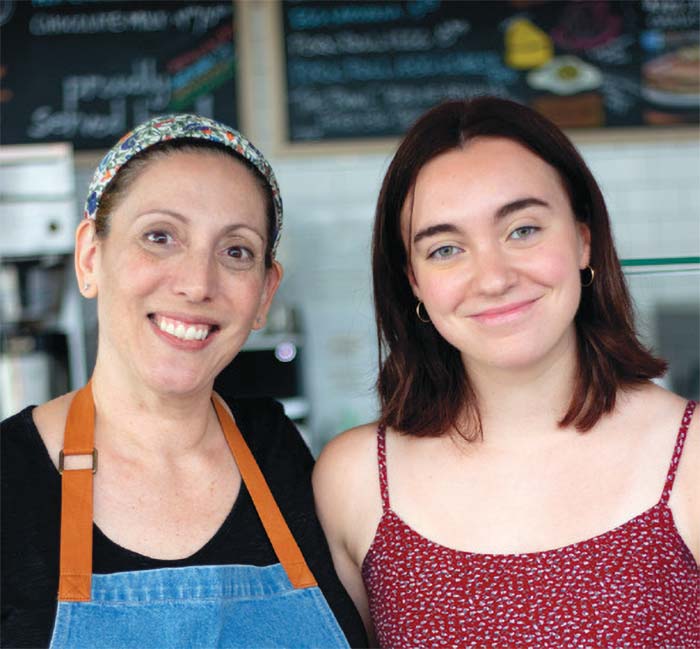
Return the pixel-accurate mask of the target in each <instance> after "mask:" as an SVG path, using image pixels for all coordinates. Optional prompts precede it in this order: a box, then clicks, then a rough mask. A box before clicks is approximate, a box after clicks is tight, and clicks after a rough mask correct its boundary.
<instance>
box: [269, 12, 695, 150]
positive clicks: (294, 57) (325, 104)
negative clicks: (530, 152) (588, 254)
mask: <svg viewBox="0 0 700 649" xmlns="http://www.w3.org/2000/svg"><path fill="white" fill-rule="evenodd" d="M281 11H282V25H283V40H284V51H285V72H286V82H287V100H286V112H287V114H286V121H287V137H288V140H289V141H290V142H306V141H316V140H344V139H354V138H367V137H370V138H371V137H381V136H396V135H400V134H401V133H403V132H405V130H406V129H407V127H408V126H409V125H410V124H411V123H412V122H413V121H414V120H415V119H416V117H417V116H418V115H420V114H421V113H422V112H424V111H425V110H426V109H427V108H429V107H431V106H433V105H435V104H437V103H438V102H440V101H442V100H444V99H447V98H463V97H471V96H475V95H483V94H490V95H496V96H501V97H508V98H511V99H514V100H516V101H519V102H521V103H524V104H528V105H530V106H532V107H534V108H536V109H537V110H539V111H540V112H542V113H544V114H545V115H547V116H549V117H550V118H551V119H553V120H554V121H555V122H557V123H558V124H559V125H561V126H562V127H564V128H600V127H628V126H644V125H661V124H697V123H698V122H699V121H700V120H699V114H700V110H699V109H700V62H699V52H700V47H699V33H700V32H699V28H700V1H699V0H641V1H636V0H622V1H619V2H617V1H613V0H610V1H608V0H585V1H583V2H582V1H580V0H572V1H564V0H551V1H548V0H510V1H499V0H492V1H485V2H474V1H468V2H459V1H455V0H449V1H442V2H441V1H440V0H414V1H410V2H397V1H388V2H363V1H361V0H357V1H348V2H332V1H327V0H324V1H315V0H284V1H283V2H282V10H281Z"/></svg>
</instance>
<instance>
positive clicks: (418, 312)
mask: <svg viewBox="0 0 700 649" xmlns="http://www.w3.org/2000/svg"><path fill="white" fill-rule="evenodd" d="M421 307H423V311H425V305H424V304H423V303H422V302H421V301H420V300H418V304H416V315H417V316H418V319H419V320H420V321H421V322H424V323H428V322H430V318H429V317H428V312H427V311H425V318H424V317H423V316H422V315H421V313H420V308H421Z"/></svg>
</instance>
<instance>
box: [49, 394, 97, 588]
mask: <svg viewBox="0 0 700 649" xmlns="http://www.w3.org/2000/svg"><path fill="white" fill-rule="evenodd" d="M94 439H95V405H94V403H93V400H92V388H91V387H90V383H89V382H88V384H87V385H86V386H85V387H84V388H82V389H80V390H79V391H78V393H77V394H76V395H75V397H73V401H72V403H71V405H70V410H69V411H68V418H67V419H66V429H65V433H64V437H63V450H62V451H61V454H60V456H59V463H58V464H59V471H60V472H61V558H60V576H59V580H58V599H59V601H63V602H87V601H90V592H91V582H92V475H93V473H94V471H96V470H97V452H96V451H95V448H94ZM69 455H92V459H93V466H92V468H89V469H64V468H63V461H64V458H65V457H67V456H69Z"/></svg>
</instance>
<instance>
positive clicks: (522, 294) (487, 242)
mask: <svg viewBox="0 0 700 649" xmlns="http://www.w3.org/2000/svg"><path fill="white" fill-rule="evenodd" d="M402 230H403V236H404V242H405V244H406V246H407V250H408V251H409V255H408V256H409V271H408V276H409V281H410V282H411V286H412V288H413V292H414V294H415V295H416V297H417V298H418V299H419V300H422V301H423V303H424V304H425V308H426V310H427V313H428V315H429V316H430V319H431V320H432V323H433V325H434V326H435V328H436V329H437V330H438V332H439V333H440V334H441V335H442V336H443V337H444V338H445V339H446V340H447V341H448V342H449V343H451V344H452V345H454V346H455V347H456V348H457V349H458V350H459V351H460V352H461V354H462V358H463V360H464V363H465V367H467V368H468V369H469V368H473V369H477V368H478V367H480V366H484V367H499V368H502V369H506V368H512V369H516V368H521V369H522V368H525V367H531V366H535V365H537V364H538V363H541V362H549V360H554V359H555V358H556V357H558V356H559V355H560V354H561V353H562V352H565V351H566V353H569V352H571V350H572V349H574V347H573V343H574V340H575V331H574V326H573V320H574V316H575V314H576V310H577V308H578V304H579V300H580V292H581V283H580V275H579V269H581V268H585V267H586V265H587V264H588V259H589V252H590V235H589V231H588V229H587V227H586V226H585V225H584V224H582V223H580V222H578V221H576V219H575V217H574V214H573V211H572V208H571V204H570V200H569V197H568V194H567V192H566V190H565V188H564V186H563V184H562V181H561V179H560V177H559V175H558V173H557V172H556V170H555V169H554V168H553V167H551V166H549V165H548V164H547V163H546V162H544V160H542V159H541V158H539V157H538V156H536V155H535V154H534V153H532V152H531V151H530V150H529V149H527V148H525V147H524V146H522V145H520V144H518V143H517V142H514V141H512V140H509V139H506V138H500V137H481V138H475V139H474V140H471V141H470V142H468V143H467V144H466V145H465V146H464V148H462V149H456V150H452V151H449V152H447V153H444V154H442V155H440V156H438V157H437V158H434V159H433V160H431V161H430V162H429V163H428V164H426V165H425V166H424V167H423V168H422V169H421V171H420V173H419V174H418V177H417V179H416V183H415V188H414V191H413V192H412V194H410V195H409V198H408V199H407V200H406V204H405V205H404V208H403V212H402ZM426 326H429V325H426Z"/></svg>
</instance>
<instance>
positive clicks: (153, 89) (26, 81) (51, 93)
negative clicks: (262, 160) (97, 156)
mask: <svg viewBox="0 0 700 649" xmlns="http://www.w3.org/2000/svg"><path fill="white" fill-rule="evenodd" d="M233 27H234V25H233V3H232V0H219V1H205V0H202V1H192V2H189V3H188V2H183V1H182V0H175V1H170V0H156V1H154V0H138V1H132V2H128V1H123V0H119V1H110V0H31V1H28V0H0V39H1V41H2V42H1V44H0V56H1V60H2V79H1V82H2V95H1V96H0V101H1V103H0V107H1V109H2V114H1V116H0V141H1V142H2V143H3V144H23V143H30V142H54V141H62V140H67V141H72V142H73V143H74V145H75V147H76V148H77V149H103V148H107V147H109V146H111V145H112V144H113V143H114V142H115V140H116V139H117V138H118V137H119V136H121V135H122V134H123V133H125V132H126V131H127V130H128V129H130V128H131V127H132V126H134V125H135V124H138V123H140V122H141V121H143V120H145V119H147V118H149V117H151V116H153V115H157V114H162V113H166V112H186V111H195V112H198V113H201V114H203V115H207V116H209V117H215V118H217V119H219V120H221V121H223V122H226V123H228V124H231V125H234V126H235V125H236V121H237V111H236V96H235V82H234V80H235V72H236V59H235V51H234V40H233Z"/></svg>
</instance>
